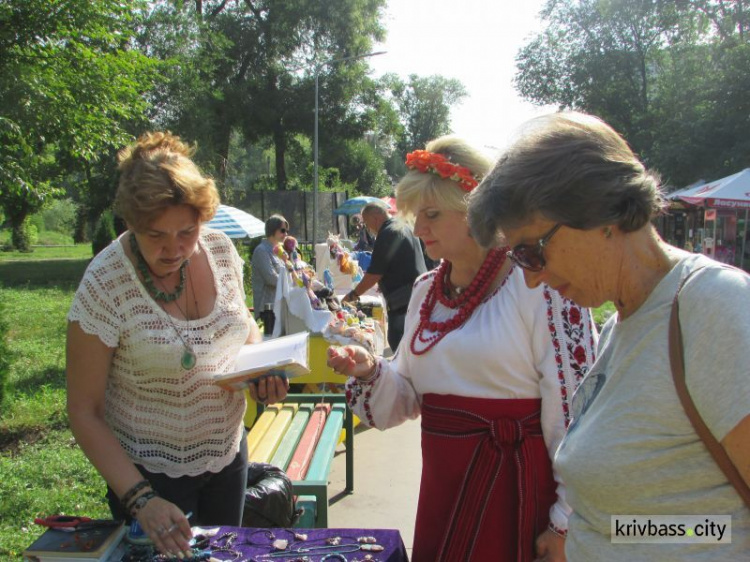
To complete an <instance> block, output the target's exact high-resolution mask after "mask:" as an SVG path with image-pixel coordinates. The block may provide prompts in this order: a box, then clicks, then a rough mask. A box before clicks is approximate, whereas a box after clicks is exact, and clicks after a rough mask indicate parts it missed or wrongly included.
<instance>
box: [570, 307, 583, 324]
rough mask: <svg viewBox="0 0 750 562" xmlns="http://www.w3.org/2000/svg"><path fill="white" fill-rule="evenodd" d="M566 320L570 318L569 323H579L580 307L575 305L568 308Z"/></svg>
mask: <svg viewBox="0 0 750 562" xmlns="http://www.w3.org/2000/svg"><path fill="white" fill-rule="evenodd" d="M568 320H570V323H571V324H580V323H581V309H580V308H578V307H577V306H573V307H571V308H570V312H568Z"/></svg>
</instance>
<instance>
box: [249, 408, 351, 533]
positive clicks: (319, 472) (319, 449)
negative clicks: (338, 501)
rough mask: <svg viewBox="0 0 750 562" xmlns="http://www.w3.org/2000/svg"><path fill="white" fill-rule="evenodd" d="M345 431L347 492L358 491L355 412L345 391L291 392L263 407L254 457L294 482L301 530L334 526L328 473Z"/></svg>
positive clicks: (252, 435) (252, 438)
mask: <svg viewBox="0 0 750 562" xmlns="http://www.w3.org/2000/svg"><path fill="white" fill-rule="evenodd" d="M342 429H343V430H344V432H345V439H344V441H345V446H346V492H347V493H352V492H353V491H354V416H353V414H352V413H351V412H350V411H349V409H348V408H347V406H346V398H345V396H344V395H343V394H289V395H288V396H287V398H286V400H285V401H284V402H283V403H280V404H272V405H269V406H267V407H265V408H263V407H262V405H260V404H259V405H258V415H257V419H256V420H255V424H254V425H253V427H252V429H251V430H250V432H249V433H248V436H247V444H248V460H249V461H251V462H265V463H270V464H272V465H274V466H277V467H279V468H281V469H282V470H284V471H285V472H286V473H287V475H288V476H289V478H290V479H291V480H292V485H293V487H294V492H295V494H297V496H298V498H297V505H298V506H300V507H302V508H304V513H303V515H302V517H301V518H300V520H299V521H298V523H297V525H296V526H297V527H301V528H312V527H314V528H320V527H327V526H328V476H329V474H330V471H331V466H332V465H333V457H334V455H335V452H336V446H337V445H338V443H339V441H340V439H341V432H342Z"/></svg>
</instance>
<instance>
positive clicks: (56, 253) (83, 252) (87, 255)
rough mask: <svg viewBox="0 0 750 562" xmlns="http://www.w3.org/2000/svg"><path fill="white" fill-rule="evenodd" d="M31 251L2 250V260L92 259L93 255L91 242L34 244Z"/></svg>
mask: <svg viewBox="0 0 750 562" xmlns="http://www.w3.org/2000/svg"><path fill="white" fill-rule="evenodd" d="M31 249H32V251H31V252H19V251H16V250H13V251H12V252H4V251H3V252H0V262H8V261H14V262H15V261H19V260H21V261H35V260H48V259H77V260H83V259H86V260H90V259H91V257H92V250H91V244H75V245H68V246H32V248H31Z"/></svg>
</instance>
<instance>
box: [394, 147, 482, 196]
mask: <svg viewBox="0 0 750 562" xmlns="http://www.w3.org/2000/svg"><path fill="white" fill-rule="evenodd" d="M406 167H407V168H409V169H410V170H417V171H418V172H421V173H423V174H426V173H433V174H435V175H438V176H440V177H441V178H443V179H450V180H452V181H455V182H456V183H457V184H458V185H459V187H460V188H461V189H463V190H464V191H471V190H472V189H474V188H475V187H476V186H477V185H479V180H478V179H477V178H476V177H474V174H472V173H471V170H469V169H468V168H466V167H464V166H461V165H460V164H454V163H453V162H451V161H449V160H448V159H447V158H446V157H445V156H443V155H442V154H438V153H436V152H429V151H427V150H415V151H414V152H410V153H409V154H407V155H406Z"/></svg>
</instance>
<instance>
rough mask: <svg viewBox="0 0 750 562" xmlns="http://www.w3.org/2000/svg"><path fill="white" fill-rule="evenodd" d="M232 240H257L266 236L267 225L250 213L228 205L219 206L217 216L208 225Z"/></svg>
mask: <svg viewBox="0 0 750 562" xmlns="http://www.w3.org/2000/svg"><path fill="white" fill-rule="evenodd" d="M206 226H207V227H209V228H215V229H216V230H221V231H222V232H224V234H226V235H227V236H229V237H230V238H255V237H256V236H265V235H266V224H265V223H264V222H263V221H262V220H260V219H256V218H255V217H254V216H253V215H251V214H250V213H247V212H245V211H243V210H241V209H237V208H235V207H229V206H228V205H219V209H218V210H217V211H216V215H215V216H214V218H212V219H211V220H210V221H208V222H207V223H206Z"/></svg>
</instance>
